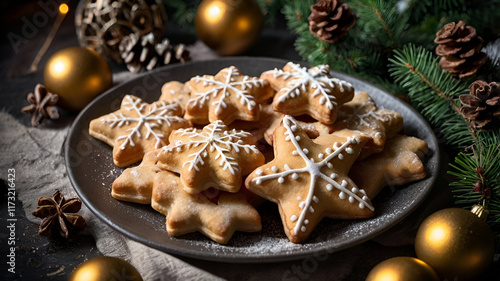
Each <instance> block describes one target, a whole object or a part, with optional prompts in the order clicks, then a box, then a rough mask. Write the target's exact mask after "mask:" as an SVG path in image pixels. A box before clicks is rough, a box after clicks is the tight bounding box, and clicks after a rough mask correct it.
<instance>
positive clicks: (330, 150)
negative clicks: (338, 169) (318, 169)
mask: <svg viewBox="0 0 500 281" xmlns="http://www.w3.org/2000/svg"><path fill="white" fill-rule="evenodd" d="M325 152H326V153H328V154H332V152H333V150H332V149H331V148H329V147H328V148H327V149H326V150H325Z"/></svg>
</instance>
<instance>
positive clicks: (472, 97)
mask: <svg viewBox="0 0 500 281" xmlns="http://www.w3.org/2000/svg"><path fill="white" fill-rule="evenodd" d="M459 98H460V102H462V107H461V108H460V112H461V113H462V115H463V116H464V117H465V118H467V119H469V120H471V121H472V122H474V125H475V126H476V128H478V129H481V128H483V127H485V126H486V125H488V123H490V122H491V121H492V120H493V119H494V118H495V117H499V116H500V87H499V85H498V83H496V82H491V83H489V84H488V83H487V82H485V81H482V80H477V81H474V82H473V83H472V84H471V85H470V87H469V94H466V95H460V97H459Z"/></svg>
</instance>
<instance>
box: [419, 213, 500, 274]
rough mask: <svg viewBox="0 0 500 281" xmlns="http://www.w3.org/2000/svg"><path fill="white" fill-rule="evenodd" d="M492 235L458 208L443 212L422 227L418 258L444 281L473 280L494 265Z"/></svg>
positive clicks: (434, 215) (420, 228) (482, 221)
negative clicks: (492, 263) (444, 280)
mask: <svg viewBox="0 0 500 281" xmlns="http://www.w3.org/2000/svg"><path fill="white" fill-rule="evenodd" d="M494 247H495V245H494V238H493V232H492V231H491V230H490V228H489V227H488V225H487V224H486V223H485V222H484V220H483V219H480V218H479V217H478V216H477V215H475V214H473V213H471V212H469V211H467V210H463V209H459V208H449V209H443V210H440V211H438V212H436V213H434V214H432V215H430V216H429V217H427V218H426V219H425V220H424V221H423V222H422V224H421V225H420V227H419V229H418V232H417V236H416V239H415V252H416V254H417V257H418V258H419V259H421V260H423V261H424V262H426V263H427V264H429V265H430V266H431V267H432V268H433V269H434V270H435V271H436V272H437V273H438V274H439V276H440V277H441V278H443V279H445V278H446V279H448V280H455V279H456V280H473V279H474V278H475V277H477V276H478V275H480V274H481V273H483V272H484V271H485V269H486V268H487V267H488V266H489V265H490V264H491V262H492V261H493V254H494Z"/></svg>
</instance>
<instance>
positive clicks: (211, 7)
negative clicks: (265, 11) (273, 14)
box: [195, 0, 264, 55]
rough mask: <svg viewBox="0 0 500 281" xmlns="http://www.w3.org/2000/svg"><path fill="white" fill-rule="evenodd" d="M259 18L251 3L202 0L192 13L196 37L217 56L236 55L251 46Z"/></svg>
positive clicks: (232, 0) (249, 0) (231, 0)
mask: <svg viewBox="0 0 500 281" xmlns="http://www.w3.org/2000/svg"><path fill="white" fill-rule="evenodd" d="M263 18H264V16H263V15H262V12H261V11H260V9H259V6H258V5H257V4H256V3H255V2H254V1H253V0H238V1H236V0H203V1H202V2H201V3H200V5H199V6H198V10H197V11H196V17H195V27H196V33H197V34H198V37H199V38H200V40H201V41H203V42H204V43H205V44H207V45H208V46H209V47H210V48H212V49H213V50H215V51H216V52H217V53H219V54H221V55H236V54H240V53H242V52H244V51H246V50H247V49H248V48H250V47H251V46H252V45H253V44H255V42H256V41H257V39H258V38H259V35H260V32H261V30H262V25H263Z"/></svg>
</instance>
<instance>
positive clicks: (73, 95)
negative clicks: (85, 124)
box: [43, 47, 113, 111]
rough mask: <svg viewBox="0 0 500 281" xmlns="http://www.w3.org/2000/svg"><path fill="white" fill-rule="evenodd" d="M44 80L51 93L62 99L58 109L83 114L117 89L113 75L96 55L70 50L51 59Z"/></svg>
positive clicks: (73, 48)
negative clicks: (93, 102)
mask: <svg viewBox="0 0 500 281" xmlns="http://www.w3.org/2000/svg"><path fill="white" fill-rule="evenodd" d="M43 80H44V83H45V87H46V88H47V90H48V91H49V92H51V93H54V94H57V95H58V96H59V101H58V105H60V106H62V107H64V108H66V109H69V110H73V111H79V110H81V109H83V108H84V107H85V106H86V105H87V104H88V103H89V102H90V101H91V100H92V99H94V98H95V97H96V96H97V95H99V94H101V93H103V92H104V91H105V90H107V89H109V88H110V87H111V86H112V85H113V74H112V72H111V69H110V67H109V65H108V63H107V62H106V60H105V59H104V58H103V57H102V56H101V55H100V54H98V53H97V52H96V51H94V50H92V49H87V48H82V47H70V48H66V49H62V50H60V51H58V52H56V53H55V54H54V55H52V56H51V57H50V58H49V60H48V61H47V63H46V65H45V68H44V71H43Z"/></svg>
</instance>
